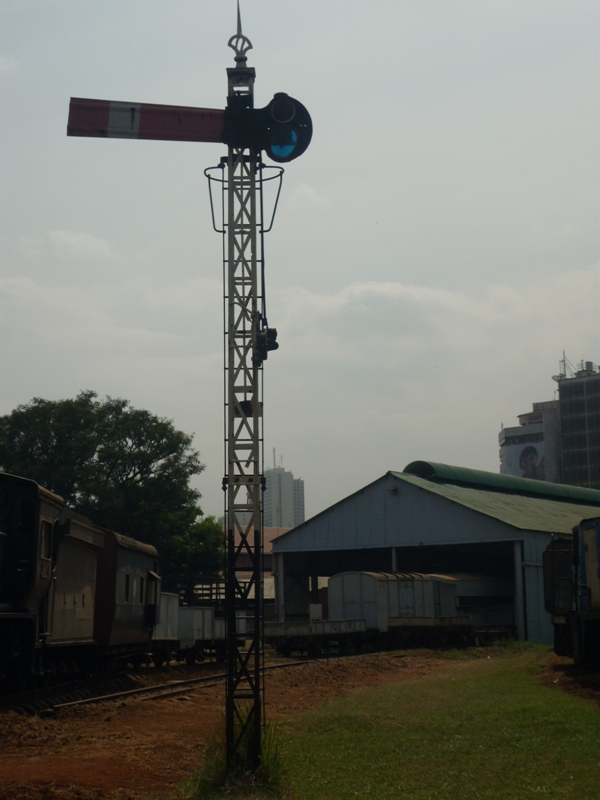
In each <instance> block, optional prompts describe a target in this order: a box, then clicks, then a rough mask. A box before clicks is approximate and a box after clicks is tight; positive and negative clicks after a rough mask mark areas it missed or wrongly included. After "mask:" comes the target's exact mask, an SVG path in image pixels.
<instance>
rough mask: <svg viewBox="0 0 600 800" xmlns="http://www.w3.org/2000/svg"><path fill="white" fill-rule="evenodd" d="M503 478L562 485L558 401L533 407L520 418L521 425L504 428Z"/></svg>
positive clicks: (501, 441)
mask: <svg viewBox="0 0 600 800" xmlns="http://www.w3.org/2000/svg"><path fill="white" fill-rule="evenodd" d="M498 440H499V442H500V474H501V475H514V476H515V477H517V478H533V479H534V480H538V481H550V482H552V483H561V482H562V469H561V441H560V404H559V401H558V400H549V401H547V402H545V403H534V404H533V410H532V411H528V412H527V413H526V414H519V425H518V426H516V427H514V428H504V427H503V428H502V430H501V431H500V433H499V435H498Z"/></svg>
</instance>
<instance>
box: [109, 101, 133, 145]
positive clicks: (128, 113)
mask: <svg viewBox="0 0 600 800" xmlns="http://www.w3.org/2000/svg"><path fill="white" fill-rule="evenodd" d="M140 108H141V103H121V102H118V101H116V100H112V101H111V103H110V110H109V112H108V130H107V133H106V135H107V136H108V137H109V138H115V139H137V138H138V134H139V131H140Z"/></svg>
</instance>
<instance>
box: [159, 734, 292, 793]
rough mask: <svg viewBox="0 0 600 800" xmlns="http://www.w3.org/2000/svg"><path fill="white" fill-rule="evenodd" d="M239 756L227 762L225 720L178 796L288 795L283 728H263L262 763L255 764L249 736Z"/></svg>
mask: <svg viewBox="0 0 600 800" xmlns="http://www.w3.org/2000/svg"><path fill="white" fill-rule="evenodd" d="M245 743H246V745H247V747H246V748H244V747H240V749H239V750H238V753H237V756H238V757H237V760H236V762H235V763H234V764H233V765H229V767H228V765H227V761H226V756H225V752H226V751H225V720H224V719H223V720H222V723H221V725H220V727H219V729H218V731H217V732H215V733H214V734H213V735H212V736H211V737H210V738H209V740H208V742H207V744H206V748H205V751H204V758H203V762H202V767H201V768H200V770H199V771H198V772H197V773H196V774H195V775H193V776H192V777H191V778H189V779H188V780H187V781H185V782H184V783H183V784H182V786H181V787H179V789H178V791H177V792H176V794H175V798H174V800H201V798H218V797H231V798H234V797H235V798H238V797H239V798H242V797H243V798H248V799H250V798H269V797H270V798H273V797H277V798H282V797H284V796H286V791H285V789H286V770H285V758H284V750H285V747H284V741H283V736H282V732H281V728H280V727H279V726H278V725H277V724H275V723H267V724H266V725H265V726H263V728H262V741H261V763H260V765H259V767H258V769H257V770H253V768H252V742H251V739H250V737H246V740H245Z"/></svg>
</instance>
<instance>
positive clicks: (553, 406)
mask: <svg viewBox="0 0 600 800" xmlns="http://www.w3.org/2000/svg"><path fill="white" fill-rule="evenodd" d="M553 378H554V380H555V381H557V383H558V399H556V400H548V401H546V402H544V403H534V404H533V410H532V411H528V412H527V413H525V414H520V415H519V425H518V426H516V427H513V428H504V427H503V428H502V430H501V431H500V433H499V435H498V439H499V442H500V472H501V473H502V474H503V475H516V476H518V477H522V478H534V479H537V480H546V481H551V482H552V483H566V484H571V485H572V486H587V487H589V488H592V489H600V369H599V368H598V367H597V366H596V365H595V364H593V363H592V362H591V361H585V362H584V361H582V362H581V363H580V364H578V365H577V367H574V366H573V365H572V364H571V363H570V362H569V361H568V359H567V358H566V357H565V356H564V355H563V359H562V361H561V362H560V373H559V374H558V375H554V376H553Z"/></svg>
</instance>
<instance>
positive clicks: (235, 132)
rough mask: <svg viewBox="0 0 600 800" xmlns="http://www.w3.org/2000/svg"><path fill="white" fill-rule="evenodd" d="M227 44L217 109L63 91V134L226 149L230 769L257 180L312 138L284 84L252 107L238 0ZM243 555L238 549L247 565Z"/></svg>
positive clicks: (246, 536)
mask: <svg viewBox="0 0 600 800" xmlns="http://www.w3.org/2000/svg"><path fill="white" fill-rule="evenodd" d="M229 46H230V47H231V48H232V49H233V50H234V53H235V66H234V67H231V68H229V69H228V70H227V78H228V96H227V107H226V108H225V109H224V110H221V109H206V108H192V107H188V106H166V105H155V104H144V103H128V102H120V101H118V102H115V101H106V100H89V99H83V98H71V103H70V108H69V122H68V127H67V134H68V135H69V136H95V137H106V138H130V139H163V140H171V141H197V142H223V143H224V144H226V145H227V146H228V149H227V157H226V158H224V159H222V160H221V163H220V164H219V166H218V167H213V168H210V169H208V170H206V175H207V177H208V178H209V186H210V187H212V184H213V182H214V181H217V182H218V183H219V184H220V186H221V192H222V208H223V212H224V214H223V216H224V219H223V225H222V227H221V228H218V230H219V231H220V232H221V233H222V235H223V279H224V316H225V320H224V321H225V342H226V346H225V365H224V366H225V462H226V465H225V477H224V479H223V489H224V492H225V498H226V499H225V512H226V513H225V520H226V526H227V567H226V614H227V688H226V728H227V730H226V734H227V736H226V738H227V759H228V764H229V765H230V767H234V766H235V763H236V760H237V759H238V757H242V758H243V757H244V756H245V755H246V754H248V753H249V754H250V756H251V759H252V765H253V766H254V768H256V767H257V766H258V764H259V762H260V756H261V729H262V723H263V714H264V709H263V702H262V700H263V682H262V667H263V646H262V641H263V636H262V627H263V625H262V622H263V613H262V612H263V592H262V586H263V575H262V490H263V485H264V476H263V453H262V449H263V435H262V425H263V403H262V369H263V363H264V361H265V360H266V358H267V355H268V353H269V351H271V350H275V349H277V347H278V344H277V341H276V339H277V332H276V330H275V329H274V328H269V327H268V323H267V318H266V303H265V291H264V288H265V287H264V255H263V238H264V234H265V233H266V232H267V231H268V230H270V227H271V224H272V220H273V218H272V216H271V218H270V219H267V218H266V217H265V215H264V204H263V185H264V183H265V182H266V180H269V179H273V178H274V179H277V180H279V181H281V176H282V174H283V168H280V167H277V168H274V167H267V166H266V165H265V164H263V161H262V153H263V151H264V152H265V153H266V155H267V156H268V157H269V158H270V159H271V160H273V161H275V162H276V163H285V162H287V161H291V160H293V159H294V158H297V157H298V156H299V155H301V154H302V153H303V152H304V151H305V150H306V148H307V147H308V145H309V143H310V139H311V136H312V122H311V119H310V115H309V113H308V111H307V110H306V108H305V107H304V106H303V105H302V104H301V103H300V102H298V101H297V100H295V99H294V98H291V97H289V96H288V95H287V94H284V93H278V94H276V95H275V96H274V98H273V99H272V100H271V102H270V103H269V104H268V105H267V106H266V107H264V108H261V109H255V108H254V80H255V70H254V68H252V67H249V66H248V63H247V56H246V53H247V52H248V50H250V49H251V48H252V44H251V43H250V41H249V39H248V38H247V37H246V36H244V35H243V33H242V27H241V21H240V13H239V4H238V24H237V33H236V34H235V35H234V36H232V37H231V39H230V40H229ZM268 170H272V171H273V170H274V172H275V174H273V172H270V173H269V172H268ZM279 188H280V183H279ZM278 196H279V189H278V192H277V197H278ZM211 204H212V191H211ZM273 214H274V210H273ZM214 220H215V214H214V209H213V224H214ZM240 556H245V561H246V563H245V564H244V565H243V566H240V562H241V561H243V560H244V559H240ZM248 564H249V565H250V567H248ZM241 570H243V571H244V572H250V573H251V576H250V579H249V580H248V581H241V580H239V578H238V576H239V572H240V571H241ZM242 754H243V755H242Z"/></svg>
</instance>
